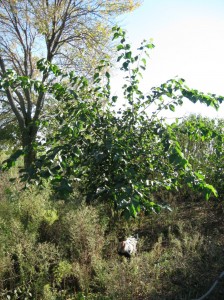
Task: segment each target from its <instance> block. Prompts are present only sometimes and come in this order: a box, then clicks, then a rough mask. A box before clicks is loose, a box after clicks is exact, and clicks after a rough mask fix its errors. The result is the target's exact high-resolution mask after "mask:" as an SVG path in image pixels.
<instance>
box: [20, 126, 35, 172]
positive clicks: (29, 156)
mask: <svg viewBox="0 0 224 300" xmlns="http://www.w3.org/2000/svg"><path fill="white" fill-rule="evenodd" d="M36 136H37V128H36V127H34V126H30V127H29V128H26V129H25V130H24V131H23V133H22V146H23V150H24V168H25V170H29V169H30V167H31V166H32V164H33V163H34V162H35V159H36V150H35V148H34V143H35V141H36Z"/></svg>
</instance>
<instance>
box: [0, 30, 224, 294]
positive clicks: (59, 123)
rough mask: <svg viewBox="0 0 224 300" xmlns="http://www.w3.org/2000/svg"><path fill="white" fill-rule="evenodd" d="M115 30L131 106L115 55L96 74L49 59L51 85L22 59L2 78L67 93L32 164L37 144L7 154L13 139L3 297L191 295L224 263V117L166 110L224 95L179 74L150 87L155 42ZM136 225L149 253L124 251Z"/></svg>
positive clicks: (7, 168)
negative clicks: (117, 86)
mask: <svg viewBox="0 0 224 300" xmlns="http://www.w3.org/2000/svg"><path fill="white" fill-rule="evenodd" d="M113 32H114V40H119V43H118V45H117V53H118V55H117V61H118V63H120V65H121V71H122V72H124V74H125V80H126V81H125V83H124V85H123V86H122V91H123V97H124V98H125V99H126V106H124V107H122V108H117V103H119V97H117V96H115V95H112V93H111V84H110V68H111V66H110V63H109V62H108V61H106V60H102V61H101V62H100V64H99V65H98V66H97V68H96V72H95V74H94V75H93V77H92V78H90V79H87V78H85V77H83V76H78V75H77V74H75V73H74V72H72V71H71V72H65V71H63V70H61V69H60V68H59V67H58V66H56V65H54V64H52V63H50V62H49V61H47V60H44V59H42V60H40V61H38V63H37V67H38V69H39V71H40V72H42V73H43V74H46V73H47V74H48V76H49V78H51V79H52V80H50V81H49V82H48V83H46V84H45V83H43V82H41V81H38V80H36V79H35V80H34V79H31V78H29V77H28V76H19V75H18V74H16V73H15V72H14V71H12V70H8V71H7V72H6V73H5V74H4V75H3V76H2V77H1V82H0V84H1V89H2V90H3V91H7V89H11V90H12V91H15V90H16V89H21V90H23V91H24V92H25V91H26V90H29V91H33V93H37V94H38V93H39V94H40V93H41V92H44V93H45V94H46V95H47V96H46V97H47V100H48V101H49V103H56V104H55V105H50V106H49V109H48V110H46V113H45V115H44V118H42V120H41V122H40V124H38V126H39V127H40V132H41V134H40V136H39V139H38V140H37V141H36V142H35V144H33V145H32V147H33V150H35V160H34V162H33V163H32V164H31V165H29V166H27V165H25V168H24V166H23V165H22V163H21V159H19V157H23V156H26V154H27V151H28V150H29V149H26V148H23V149H17V151H13V154H12V155H11V157H10V158H7V159H5V158H6V157H5V156H6V150H2V154H1V160H2V171H1V181H0V182H1V183H0V184H1V201H0V216H1V218H0V245H1V246H0V266H1V268H0V291H1V292H0V293H1V294H0V297H1V298H2V299H80V300H81V299H108V300H112V299H121V300H122V299H136V300H137V299H139V300H140V299H191V298H194V297H197V296H199V295H201V294H202V293H203V292H204V291H205V290H206V288H207V287H208V286H209V284H210V283H211V281H212V280H213V279H214V278H216V277H217V275H218V273H219V272H220V271H222V267H223V266H222V260H221V258H222V248H223V241H222V240H223V239H222V238H221V237H222V236H223V233H224V228H223V227H222V223H221V221H220V220H222V213H223V210H222V209H223V201H222V200H223V165H224V164H223V160H224V155H223V138H224V137H223V120H210V119H206V118H203V117H201V116H191V117H189V118H186V119H184V120H182V121H178V120H177V121H176V122H174V123H172V124H168V123H166V122H165V120H164V119H162V118H160V117H159V116H160V112H161V111H164V110H166V109H168V110H171V111H174V110H175V108H176V107H177V106H178V105H182V104H183V102H184V101H192V102H194V103H196V102H201V103H204V104H205V105H207V106H210V107H215V108H216V109H218V107H219V104H220V103H222V101H223V97H220V96H215V95H211V94H207V95H205V94H203V93H201V92H199V91H197V90H192V89H190V88H188V87H187V86H186V85H185V82H184V80H183V79H178V78H176V79H172V80H169V81H167V82H166V83H164V84H161V86H159V87H155V88H152V89H151V90H150V92H149V93H148V94H146V95H145V94H144V93H143V92H142V91H141V90H140V87H139V83H140V80H141V76H142V74H141V72H142V71H144V69H145V67H146V56H147V54H148V50H150V49H151V48H153V47H154V45H153V44H152V43H147V42H143V43H142V44H141V46H140V48H139V49H138V51H136V52H134V51H133V50H132V49H131V46H130V45H129V44H128V43H127V42H126V36H125V32H124V31H122V30H121V29H120V28H119V27H114V28H113ZM187 99H188V100H187ZM52 100H54V101H52ZM150 107H153V112H150V113H149V108H150ZM6 136H7V135H6ZM9 139H10V136H8V140H9ZM15 150H16V149H15ZM16 159H18V161H19V162H17V163H16ZM18 164H19V165H18ZM12 167H13V168H12ZM17 171H19V172H18V173H19V174H17V173H16V172H17ZM13 172H14V173H13ZM12 177H14V181H10V180H9V179H10V178H12ZM209 198H210V200H209ZM208 200H209V202H208ZM206 201H207V202H206ZM134 233H138V234H139V237H140V239H139V245H138V255H137V256H136V257H133V258H132V259H131V261H127V260H126V259H121V258H119V257H118V255H117V245H118V241H119V239H121V238H124V237H125V236H127V235H130V234H134ZM219 296H220V295H217V294H215V296H214V297H216V298H214V299H218V297H219ZM220 297H222V296H220ZM220 299H221V298H220Z"/></svg>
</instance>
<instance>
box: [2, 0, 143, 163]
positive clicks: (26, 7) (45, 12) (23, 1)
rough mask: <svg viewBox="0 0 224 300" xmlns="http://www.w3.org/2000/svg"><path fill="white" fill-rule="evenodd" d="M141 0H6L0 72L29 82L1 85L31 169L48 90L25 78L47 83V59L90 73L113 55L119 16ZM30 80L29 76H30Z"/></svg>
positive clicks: (3, 76)
mask: <svg viewBox="0 0 224 300" xmlns="http://www.w3.org/2000/svg"><path fill="white" fill-rule="evenodd" d="M140 2H141V1H106V0H100V1H96V0H95V1H94V0H93V1H85V0H80V1H75V0H54V1H53V0H38V1H30V0H9V1H8V0H7V1H6V0H2V1H1V2H0V33H1V38H0V70H1V71H0V76H1V79H2V81H4V78H8V79H9V78H10V76H11V77H12V78H13V76H14V73H12V72H11V73H7V69H12V70H14V71H15V72H16V73H17V75H19V76H23V78H24V85H23V86H17V85H16V84H14V85H11V86H10V87H9V86H7V85H4V84H2V85H1V93H2V97H1V101H4V102H5V108H6V109H7V110H9V109H10V110H11V111H12V112H13V115H14V117H15V119H16V122H17V123H18V127H19V132H20V138H21V144H22V147H23V149H24V150H25V156H24V164H25V167H26V168H28V167H29V166H30V164H31V163H32V162H33V161H34V159H35V150H34V147H33V143H34V142H35V140H36V136H37V132H38V128H39V119H40V117H41V114H42V111H43V107H44V104H45V102H46V93H45V90H44V89H43V88H39V89H37V88H36V90H35V91H33V90H32V89H31V88H30V87H28V86H27V85H26V84H25V82H27V81H29V80H32V79H34V78H36V79H37V78H38V79H39V80H40V82H41V83H42V84H44V83H46V82H48V81H49V80H50V77H49V73H48V72H47V71H46V72H44V73H42V74H41V73H39V72H38V70H37V68H36V62H37V61H38V60H39V59H40V58H43V57H44V58H46V59H47V60H48V61H49V62H54V63H57V64H59V65H60V66H62V67H63V68H64V69H67V68H74V69H75V70H76V72H79V73H82V74H83V73H85V75H87V74H89V73H91V71H92V70H93V68H94V67H95V65H96V62H98V61H99V59H102V58H105V56H106V53H108V48H109V49H110V44H109V36H110V33H109V29H108V28H110V27H111V26H108V25H110V24H111V22H112V20H113V19H114V17H115V16H117V15H118V14H121V13H125V12H128V11H131V10H133V9H135V8H136V7H137V6H138V5H140ZM25 77H26V78H29V79H25Z"/></svg>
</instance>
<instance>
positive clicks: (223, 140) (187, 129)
mask: <svg viewBox="0 0 224 300" xmlns="http://www.w3.org/2000/svg"><path fill="white" fill-rule="evenodd" d="M174 126H175V129H174V130H175V132H176V135H177V136H178V140H179V142H180V144H181V147H182V149H183V152H184V155H185V156H186V157H187V159H188V160H189V162H190V163H191V165H192V166H193V167H194V169H197V170H198V171H200V172H201V173H202V174H204V176H205V178H206V180H208V181H209V182H210V183H211V184H212V185H213V186H214V187H215V188H216V190H217V191H218V195H219V198H220V199H222V198H223V168H224V155H223V145H224V135H223V134H224V131H223V119H209V118H203V117H202V116H194V115H192V116H190V117H188V118H186V119H184V120H182V121H181V122H179V123H176V124H175V125H174Z"/></svg>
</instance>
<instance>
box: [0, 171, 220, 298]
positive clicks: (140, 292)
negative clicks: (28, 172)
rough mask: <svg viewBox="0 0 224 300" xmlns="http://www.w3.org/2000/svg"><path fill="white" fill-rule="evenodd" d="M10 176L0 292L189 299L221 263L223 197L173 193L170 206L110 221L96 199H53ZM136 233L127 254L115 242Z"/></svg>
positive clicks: (1, 213) (1, 203)
mask: <svg viewBox="0 0 224 300" xmlns="http://www.w3.org/2000/svg"><path fill="white" fill-rule="evenodd" d="M8 179H9V176H6V175H2V176H1V180H0V182H1V187H2V189H1V192H0V193H1V199H0V217H1V218H0V242H1V243H0V288H1V292H0V299H6V296H7V295H8V296H10V297H11V298H8V299H13V300H16V299H25V297H27V299H38V300H39V299H40V300H41V299H42V300H62V299H67V300H69V299H70V300H73V299H75V300H94V299H95V300H115V299H116V300H124V299H127V300H128V299H130V300H131V299H134V300H157V299H158V300H163V299H164V300H175V299H176V300H184V299H186V300H187V299H189V300H190V299H195V298H197V297H199V296H201V295H202V294H204V293H205V292H206V291H207V290H208V288H209V287H210V286H211V284H212V283H213V281H214V280H215V279H216V278H217V276H218V275H219V273H221V271H223V270H224V262H223V255H224V251H223V249H224V222H223V209H224V206H223V203H221V202H215V201H211V202H204V201H198V202H195V201H191V202H190V201H188V202H187V201H185V202H183V201H182V199H180V200H179V201H178V200H177V199H176V200H172V199H171V200H172V202H171V206H172V207H173V211H172V212H168V211H163V212H162V213H161V214H159V215H155V214H152V215H149V216H142V217H141V218H140V219H136V220H131V221H129V222H126V221H124V220H122V219H121V220H119V221H118V219H117V220H114V221H113V222H111V220H109V218H108V216H109V215H107V214H106V215H105V212H107V211H108V210H107V208H105V207H104V206H102V205H100V206H99V207H91V206H86V205H84V204H81V203H82V202H83V201H82V199H81V200H80V202H79V201H78V200H77V199H76V200H75V201H74V202H73V201H72V199H70V202H64V201H59V200H57V201H56V202H55V201H52V199H51V197H50V191H48V190H46V191H44V192H43V191H42V192H40V191H37V190H36V189H32V190H29V191H25V192H23V191H20V188H19V187H20V183H19V182H16V183H14V184H13V185H12V184H11V183H10V182H9V180H8ZM37 192H38V193H37ZM78 202H79V203H80V204H78ZM134 233H138V234H139V237H140V239H139V243H138V254H137V255H136V256H135V257H133V258H132V259H131V261H128V260H127V259H126V258H121V257H119V256H118V254H117V244H118V241H119V239H121V238H123V237H125V236H128V235H129V234H134ZM10 291H11V292H10ZM13 291H14V292H13ZM223 292H224V290H223V288H222V286H221V285H220V286H218V287H217V289H216V290H215V291H214V293H213V294H212V295H211V297H210V298H209V299H211V300H215V299H216V300H218V299H220V300H221V299H223V298H224V293H223ZM29 293H30V294H32V296H29Z"/></svg>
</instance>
